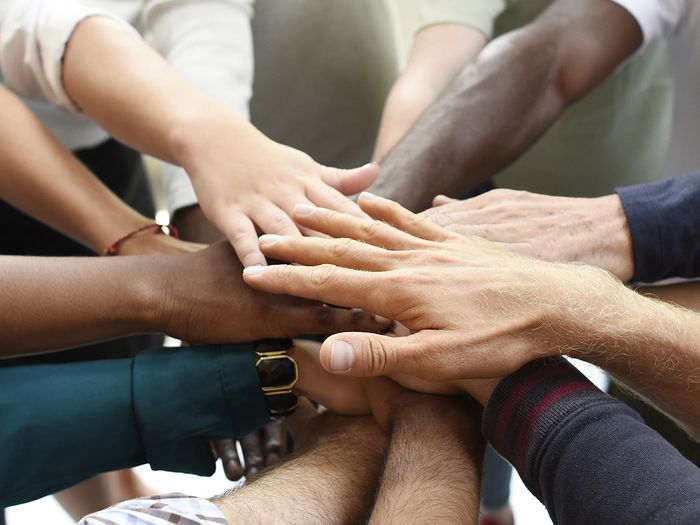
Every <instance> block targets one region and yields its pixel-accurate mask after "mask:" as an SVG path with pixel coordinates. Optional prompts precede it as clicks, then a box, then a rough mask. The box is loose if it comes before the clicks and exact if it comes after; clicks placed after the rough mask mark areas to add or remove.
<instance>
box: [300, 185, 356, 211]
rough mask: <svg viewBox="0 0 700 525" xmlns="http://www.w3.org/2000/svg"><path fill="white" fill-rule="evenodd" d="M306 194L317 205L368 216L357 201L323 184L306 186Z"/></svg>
mask: <svg viewBox="0 0 700 525" xmlns="http://www.w3.org/2000/svg"><path fill="white" fill-rule="evenodd" d="M306 196H307V197H308V198H309V200H310V201H311V202H312V203H313V204H314V205H315V206H320V207H322V208H328V209H329V210H335V211H339V212H342V213H347V214H348V215H354V216H355V217H363V218H367V214H365V212H363V211H362V210H361V209H360V207H359V206H358V205H357V203H356V202H355V201H352V200H350V199H348V198H347V197H346V196H344V195H343V194H342V193H340V192H339V191H336V190H334V189H333V188H329V187H328V186H323V185H322V184H319V185H318V186H316V185H310V186H309V187H307V188H306Z"/></svg>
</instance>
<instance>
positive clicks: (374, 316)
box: [372, 314, 391, 324]
mask: <svg viewBox="0 0 700 525" xmlns="http://www.w3.org/2000/svg"><path fill="white" fill-rule="evenodd" d="M372 319H374V322H375V323H379V324H386V323H390V322H391V319H389V318H387V317H384V316H381V315H378V314H372Z"/></svg>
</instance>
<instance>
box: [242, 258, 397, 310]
mask: <svg viewBox="0 0 700 525" xmlns="http://www.w3.org/2000/svg"><path fill="white" fill-rule="evenodd" d="M390 274H392V272H381V273H379V272H361V271H356V270H348V269H346V268H338V267H337V266H333V265H330V264H324V265H321V266H314V267H307V266H292V265H284V264H280V265H275V266H253V267H249V268H245V269H244V270H243V279H244V280H245V282H246V283H247V284H248V285H249V286H251V287H253V288H255V289H257V290H261V291H263V292H268V293H274V294H278V295H292V296H294V297H303V298H305V299H312V300H314V301H320V302H322V303H325V304H334V305H338V306H346V307H348V308H353V307H357V308H363V309H364V310H367V311H369V312H375V313H377V314H379V315H382V316H384V317H388V318H391V317H392V314H391V311H390V310H391V308H390V303H389V301H388V300H387V297H389V296H390V295H391V294H392V293H394V292H395V290H396V286H397V285H400V284H398V283H397V282H396V280H395V279H394V278H393V276H392V275H390ZM380 275H381V276H382V277H381V278H380V277H379V276H380ZM378 288H381V289H379V290H378Z"/></svg>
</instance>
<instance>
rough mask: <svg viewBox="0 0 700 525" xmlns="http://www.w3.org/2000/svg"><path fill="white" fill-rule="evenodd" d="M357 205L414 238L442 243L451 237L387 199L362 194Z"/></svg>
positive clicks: (445, 231)
mask: <svg viewBox="0 0 700 525" xmlns="http://www.w3.org/2000/svg"><path fill="white" fill-rule="evenodd" d="M358 204H359V205H360V208H362V209H363V210H364V211H365V212H366V213H367V214H368V215H370V216H372V217H374V218H375V219H379V220H382V221H385V222H388V223H389V224H391V225H392V226H394V227H395V228H396V229H398V230H401V231H404V232H406V233H409V234H411V235H413V236H415V237H420V238H421V239H427V240H430V241H444V240H447V239H450V238H452V237H453V234H452V233H450V232H448V231H447V230H445V229H444V228H441V227H440V226H438V225H436V224H434V223H432V222H430V221H429V220H428V219H426V218H425V217H424V216H421V215H416V214H415V213H413V212H411V211H408V210H407V209H406V208H404V207H403V206H401V205H400V204H399V203H397V202H394V201H391V200H389V199H384V198H382V197H377V196H376V195H373V194H371V193H363V194H362V195H360V198H359V199H358Z"/></svg>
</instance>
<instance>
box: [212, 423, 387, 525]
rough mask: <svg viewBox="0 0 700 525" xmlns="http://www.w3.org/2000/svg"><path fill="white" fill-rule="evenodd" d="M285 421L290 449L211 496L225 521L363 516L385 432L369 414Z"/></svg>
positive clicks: (306, 520)
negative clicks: (228, 490)
mask: <svg viewBox="0 0 700 525" xmlns="http://www.w3.org/2000/svg"><path fill="white" fill-rule="evenodd" d="M290 425H291V426H292V429H291V430H292V433H293V434H294V435H295V440H296V442H297V444H298V445H299V449H298V451H297V452H296V453H295V455H294V456H292V458H291V459H290V460H289V461H286V462H284V463H282V464H281V465H279V466H277V467H275V468H273V469H272V470H269V471H266V472H265V473H264V474H263V475H262V476H261V477H259V478H258V479H255V480H254V481H253V482H252V483H250V484H248V485H246V486H245V487H243V488H242V489H241V490H239V491H237V492H234V493H232V494H228V495H225V496H223V497H221V498H218V499H217V500H215V501H214V503H215V504H216V505H217V506H218V507H219V508H220V509H221V512H222V513H223V514H224V516H225V517H226V519H227V520H228V521H229V523H249V524H251V525H255V524H260V525H262V524H265V525H267V524H282V523H301V522H303V523H308V524H309V525H316V524H318V525H325V524H327V523H331V522H332V523H361V522H363V520H365V519H366V517H367V515H368V514H369V508H370V505H371V502H372V496H373V494H374V491H375V490H376V486H377V481H378V478H379V475H380V472H381V464H382V455H383V453H384V447H385V442H386V436H385V435H384V433H383V432H382V431H381V430H380V428H379V427H378V426H377V424H376V423H375V422H374V420H372V419H371V418H368V417H364V418H347V417H342V416H336V415H334V414H331V413H326V414H323V415H321V416H318V417H314V418H311V419H308V418H305V419H303V420H301V421H299V416H297V415H295V416H294V417H293V418H292V419H291V420H290ZM301 426H303V427H305V428H303V429H302V428H300V427H301ZM295 431H296V432H295Z"/></svg>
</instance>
